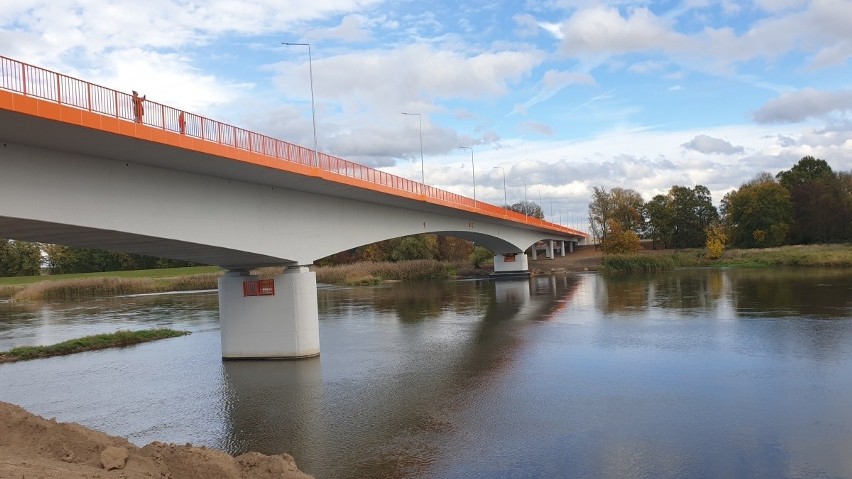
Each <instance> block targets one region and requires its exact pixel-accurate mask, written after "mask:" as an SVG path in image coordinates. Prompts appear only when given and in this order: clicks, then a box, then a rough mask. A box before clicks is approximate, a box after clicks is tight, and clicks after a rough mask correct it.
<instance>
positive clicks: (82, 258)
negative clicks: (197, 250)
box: [44, 245, 194, 274]
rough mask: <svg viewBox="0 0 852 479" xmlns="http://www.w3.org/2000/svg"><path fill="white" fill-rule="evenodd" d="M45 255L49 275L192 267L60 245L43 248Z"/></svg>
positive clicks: (141, 256) (185, 264) (139, 256)
mask: <svg viewBox="0 0 852 479" xmlns="http://www.w3.org/2000/svg"><path fill="white" fill-rule="evenodd" d="M44 251H45V253H46V255H47V266H48V269H49V271H50V272H51V273H52V274H67V273H93V272H100V271H129V270H135V269H154V268H177V267H182V266H192V265H193V264H194V263H191V262H189V261H181V260H171V259H165V258H155V257H153V256H143V255H138V254H129V253H115V252H111V251H104V250H99V249H89V248H74V247H71V246H62V245H44Z"/></svg>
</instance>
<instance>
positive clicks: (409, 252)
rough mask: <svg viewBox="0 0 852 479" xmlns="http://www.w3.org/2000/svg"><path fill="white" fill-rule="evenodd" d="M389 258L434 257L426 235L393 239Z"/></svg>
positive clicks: (403, 259)
mask: <svg viewBox="0 0 852 479" xmlns="http://www.w3.org/2000/svg"><path fill="white" fill-rule="evenodd" d="M390 259H391V261H405V260H412V259H435V252H434V249H433V248H432V247H431V245H430V244H429V239H428V238H427V237H426V235H413V236H405V237H403V238H398V241H395V245H394V246H393V249H391V254H390Z"/></svg>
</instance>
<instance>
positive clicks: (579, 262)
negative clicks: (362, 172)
mask: <svg viewBox="0 0 852 479" xmlns="http://www.w3.org/2000/svg"><path fill="white" fill-rule="evenodd" d="M616 260H617V261H613V263H612V265H610V267H609V269H611V270H616V271H657V270H665V269H672V268H687V267H764V266H794V267H803V266H804V267H834V268H852V245H798V246H782V247H779V248H764V249H732V250H727V251H725V253H724V254H723V256H722V258H720V259H719V260H710V259H708V258H707V257H706V254H705V251H704V250H703V249H681V250H654V249H644V250H642V251H640V252H638V253H636V254H634V255H626V256H621V257H619V258H617V259H616ZM616 263H617V264H616ZM529 265H530V271H531V272H532V273H533V274H551V273H560V272H576V271H600V270H603V269H605V267H606V266H607V265H606V264H605V260H604V254H603V252H602V251H601V250H600V249H596V248H595V247H594V246H593V245H584V246H577V247H576V249H575V251H574V252H572V253H568V254H566V255H565V256H557V257H556V258H554V259H547V258H545V257H544V255H543V254H542V255H539V256H538V259H537V260H532V259H530V260H529ZM312 269H313V270H314V271H315V272H316V273H317V282H319V283H326V284H343V285H350V286H355V285H371V284H379V283H382V282H384V281H411V280H443V279H452V278H470V277H479V276H488V275H489V274H491V272H492V271H493V269H492V266H491V265H483V266H482V267H481V268H474V267H473V266H472V265H470V264H469V263H467V262H441V261H436V260H412V261H399V262H360V263H353V264H344V265H337V266H323V267H314V268H312ZM280 272H281V268H262V269H261V270H260V271H259V274H260V275H261V276H262V277H266V278H271V277H272V276H274V275H275V274H277V273H280ZM221 275H222V272H221V270H220V269H219V268H217V267H215V266H204V267H193V268H170V269H163V270H142V271H117V272H105V273H85V274H77V275H57V276H30V277H24V278H0V298H12V299H14V300H59V301H69V300H70V301H73V300H79V299H86V298H92V297H98V296H118V295H125V294H145V293H162V292H170V291H195V290H207V289H216V288H217V281H218V278H219V277H220V276H221Z"/></svg>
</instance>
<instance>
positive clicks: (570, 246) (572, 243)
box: [568, 241, 574, 253]
mask: <svg viewBox="0 0 852 479" xmlns="http://www.w3.org/2000/svg"><path fill="white" fill-rule="evenodd" d="M568 252H569V253H573V252H574V242H573V241H569V242H568Z"/></svg>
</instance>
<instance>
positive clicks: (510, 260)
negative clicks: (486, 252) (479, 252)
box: [494, 251, 530, 276]
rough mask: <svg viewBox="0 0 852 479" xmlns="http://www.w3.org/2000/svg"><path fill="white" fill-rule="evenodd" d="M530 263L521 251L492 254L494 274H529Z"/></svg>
mask: <svg viewBox="0 0 852 479" xmlns="http://www.w3.org/2000/svg"><path fill="white" fill-rule="evenodd" d="M529 272H530V265H529V261H528V260H527V255H526V253H524V252H523V251H521V252H518V253H507V254H498V255H496V256H494V274H495V275H498V276H499V275H507V276H511V275H518V274H529Z"/></svg>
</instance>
